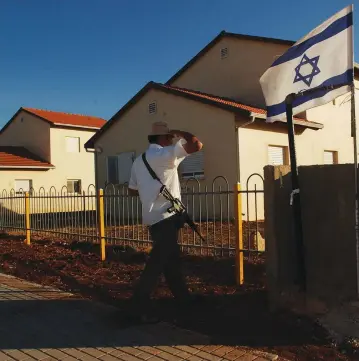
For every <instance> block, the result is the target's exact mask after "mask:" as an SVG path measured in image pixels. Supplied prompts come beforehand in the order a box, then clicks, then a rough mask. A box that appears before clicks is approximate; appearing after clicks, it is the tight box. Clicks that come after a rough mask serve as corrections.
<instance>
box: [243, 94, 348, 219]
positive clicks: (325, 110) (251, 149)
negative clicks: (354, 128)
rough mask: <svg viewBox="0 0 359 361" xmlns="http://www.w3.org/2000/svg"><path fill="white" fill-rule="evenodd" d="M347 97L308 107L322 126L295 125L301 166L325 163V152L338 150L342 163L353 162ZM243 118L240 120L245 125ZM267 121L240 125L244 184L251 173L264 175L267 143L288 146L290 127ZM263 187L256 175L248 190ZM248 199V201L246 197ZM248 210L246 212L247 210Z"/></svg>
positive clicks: (261, 201)
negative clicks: (311, 127)
mask: <svg viewBox="0 0 359 361" xmlns="http://www.w3.org/2000/svg"><path fill="white" fill-rule="evenodd" d="M346 98H347V97H346V96H343V97H340V98H338V99H337V100H336V101H335V102H334V103H335V104H334V103H333V102H331V103H328V104H326V105H324V106H320V107H317V108H312V109H310V110H308V117H309V119H312V120H313V121H318V122H320V123H322V124H323V125H324V128H323V129H319V130H311V129H305V130H304V131H303V128H299V127H298V128H296V138H295V141H296V151H297V162H298V166H301V165H320V164H324V151H325V150H329V151H337V152H338V161H339V163H342V164H343V163H352V162H353V141H352V138H351V135H350V102H349V103H345V104H342V100H343V99H346ZM243 122H244V120H240V119H238V120H237V124H238V125H240V124H243ZM264 122H265V121H264V120H256V124H257V125H255V126H248V127H245V128H240V129H239V130H238V131H239V152H240V181H241V184H242V186H243V187H245V186H246V181H247V179H248V177H249V176H250V175H251V174H252V173H259V174H261V175H262V176H263V167H265V166H266V165H267V164H268V146H269V145H277V146H286V147H288V135H287V127H286V125H284V124H283V125H282V124H278V125H275V124H265V123H264ZM254 184H257V188H259V187H260V188H262V182H261V181H260V178H259V177H253V178H252V180H251V181H250V183H249V189H253V188H254ZM250 197H251V199H252V200H251V202H250V210H249V214H250V215H251V218H253V216H254V203H253V202H254V196H250ZM245 202H246V200H245ZM258 206H259V208H258V209H259V210H260V211H259V214H260V216H261V217H263V216H264V215H263V195H258ZM245 213H246V212H245Z"/></svg>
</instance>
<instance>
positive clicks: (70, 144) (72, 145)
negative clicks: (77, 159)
mask: <svg viewBox="0 0 359 361" xmlns="http://www.w3.org/2000/svg"><path fill="white" fill-rule="evenodd" d="M66 151H67V152H68V153H79V152H80V138H77V137H66Z"/></svg>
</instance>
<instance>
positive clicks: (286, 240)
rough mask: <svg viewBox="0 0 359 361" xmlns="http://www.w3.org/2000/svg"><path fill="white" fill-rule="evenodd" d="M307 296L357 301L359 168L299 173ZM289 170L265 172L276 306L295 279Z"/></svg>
mask: <svg viewBox="0 0 359 361" xmlns="http://www.w3.org/2000/svg"><path fill="white" fill-rule="evenodd" d="M299 181H300V189H301V203H302V220H303V236H304V245H305V259H306V272H307V296H309V297H312V298H315V299H318V300H320V301H323V302H325V303H326V304H328V303H333V302H334V303H337V302H341V301H344V300H347V299H350V298H354V297H356V292H357V271H356V242H355V227H354V226H355V198H354V197H355V196H354V168H353V165H351V164H346V165H334V166H308V167H305V166H304V167H300V168H299ZM290 192H291V178H290V173H289V167H282V168H279V167H275V168H274V167H271V166H268V167H266V168H265V229H266V247H267V248H266V249H267V266H268V267H267V275H268V284H269V288H270V291H271V295H272V300H273V299H274V300H275V301H274V302H279V298H280V297H279V295H280V293H281V292H283V291H284V292H285V291H288V290H290V289H291V288H292V287H293V281H294V279H295V275H296V252H295V243H294V235H293V217H292V208H291V207H290V205H289V199H290Z"/></svg>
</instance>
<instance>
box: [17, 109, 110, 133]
mask: <svg viewBox="0 0 359 361" xmlns="http://www.w3.org/2000/svg"><path fill="white" fill-rule="evenodd" d="M22 109H23V110H25V111H27V112H29V113H31V114H34V115H37V116H38V117H40V118H42V119H44V120H46V121H48V122H50V123H52V124H57V125H70V126H78V127H89V128H97V129H99V128H101V127H102V126H103V125H104V124H105V123H106V120H105V119H102V118H98V117H92V116H89V115H81V114H70V113H61V112H54V111H51V110H41V109H34V108H22Z"/></svg>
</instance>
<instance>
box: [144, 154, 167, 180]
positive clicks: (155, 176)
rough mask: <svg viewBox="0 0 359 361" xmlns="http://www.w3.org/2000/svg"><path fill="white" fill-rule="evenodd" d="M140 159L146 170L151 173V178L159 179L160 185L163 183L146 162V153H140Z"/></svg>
mask: <svg viewBox="0 0 359 361" xmlns="http://www.w3.org/2000/svg"><path fill="white" fill-rule="evenodd" d="M142 160H143V163H145V166H146V168H147V170H148V172H149V173H150V174H151V176H152V178H153V179H156V180H157V181H159V182H160V183H161V184H162V185H163V183H162V182H161V180H160V179H159V178H158V176H157V174H156V173H155V171H154V170H153V169H152V168H151V166H150V165H149V164H148V162H147V159H146V153H142Z"/></svg>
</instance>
